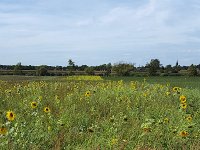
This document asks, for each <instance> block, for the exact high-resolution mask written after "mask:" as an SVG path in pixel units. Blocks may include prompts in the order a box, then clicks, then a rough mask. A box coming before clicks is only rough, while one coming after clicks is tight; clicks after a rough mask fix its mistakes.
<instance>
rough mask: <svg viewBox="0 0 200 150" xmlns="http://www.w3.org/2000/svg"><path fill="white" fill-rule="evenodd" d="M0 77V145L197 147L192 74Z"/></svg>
mask: <svg viewBox="0 0 200 150" xmlns="http://www.w3.org/2000/svg"><path fill="white" fill-rule="evenodd" d="M0 80H1V81H0V100H1V105H0V141H1V142H0V148H1V149H2V150H4V149H5V150H7V149H9V150H10V149H11V150H15V149H16V150H21V149H22V150H23V149H24V150H26V149H33V150H47V149H52V150H61V149H66V150H134V149H135V150H146V149H149V150H150V149H151V150H153V149H159V150H162V149H176V150H179V149H200V141H199V139H200V90H199V87H200V85H199V83H200V79H199V78H197V77H169V78H168V77H147V78H142V77H140V78H139V77H104V78H102V77H99V76H72V77H25V76H24V77H23V76H0Z"/></svg>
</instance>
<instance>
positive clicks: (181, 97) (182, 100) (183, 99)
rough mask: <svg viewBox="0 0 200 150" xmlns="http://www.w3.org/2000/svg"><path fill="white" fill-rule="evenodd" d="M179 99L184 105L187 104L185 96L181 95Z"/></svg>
mask: <svg viewBox="0 0 200 150" xmlns="http://www.w3.org/2000/svg"><path fill="white" fill-rule="evenodd" d="M179 99H180V101H181V103H182V104H184V103H186V97H185V96H184V95H181V96H180V97H179Z"/></svg>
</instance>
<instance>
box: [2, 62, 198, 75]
mask: <svg viewBox="0 0 200 150" xmlns="http://www.w3.org/2000/svg"><path fill="white" fill-rule="evenodd" d="M41 67H42V68H41ZM41 69H42V72H43V71H44V73H42V74H41V73H40V72H41ZM199 70H200V64H199V65H193V64H192V65H191V66H180V65H179V64H178V61H177V62H176V64H175V66H172V65H166V66H163V65H162V64H161V63H160V60H159V59H151V61H150V62H149V63H147V64H146V65H145V66H139V67H135V66H134V65H133V64H132V63H124V62H120V63H115V64H113V65H112V64H111V63H108V64H102V65H99V66H87V65H81V66H78V65H75V62H73V61H72V59H69V60H68V64H67V66H47V65H42V66H31V65H29V66H25V65H22V64H21V63H17V65H0V75H27V76H35V75H37V76H67V75H86V74H89V75H100V76H143V77H144V76H185V75H186V76H199V75H200V71H199Z"/></svg>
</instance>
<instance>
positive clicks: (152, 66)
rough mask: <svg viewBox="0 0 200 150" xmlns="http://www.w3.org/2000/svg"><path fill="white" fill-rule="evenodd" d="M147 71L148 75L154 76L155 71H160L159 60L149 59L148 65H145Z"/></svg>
mask: <svg viewBox="0 0 200 150" xmlns="http://www.w3.org/2000/svg"><path fill="white" fill-rule="evenodd" d="M146 66H147V67H148V68H149V69H148V72H149V75H151V76H153V75H156V73H157V71H158V70H159V69H160V66H161V64H160V60H159V59H151V61H150V63H149V64H147V65H146Z"/></svg>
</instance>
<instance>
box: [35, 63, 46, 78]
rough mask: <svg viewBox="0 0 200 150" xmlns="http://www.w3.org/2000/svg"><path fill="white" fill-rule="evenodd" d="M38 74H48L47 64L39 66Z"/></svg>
mask: <svg viewBox="0 0 200 150" xmlns="http://www.w3.org/2000/svg"><path fill="white" fill-rule="evenodd" d="M37 75H38V76H46V75H48V70H47V68H46V66H45V65H42V66H40V67H38V69H37Z"/></svg>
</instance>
